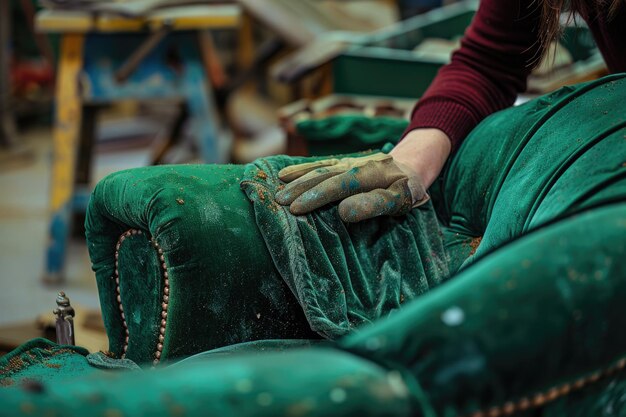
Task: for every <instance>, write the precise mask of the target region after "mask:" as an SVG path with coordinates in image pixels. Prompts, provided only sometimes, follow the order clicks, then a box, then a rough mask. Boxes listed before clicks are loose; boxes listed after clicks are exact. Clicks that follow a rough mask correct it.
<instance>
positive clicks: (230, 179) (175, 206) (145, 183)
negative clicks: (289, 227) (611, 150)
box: [86, 165, 319, 364]
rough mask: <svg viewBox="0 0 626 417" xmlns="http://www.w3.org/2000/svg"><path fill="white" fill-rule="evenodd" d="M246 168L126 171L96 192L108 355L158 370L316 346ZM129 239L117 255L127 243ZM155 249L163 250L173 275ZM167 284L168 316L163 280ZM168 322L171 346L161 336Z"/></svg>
mask: <svg viewBox="0 0 626 417" xmlns="http://www.w3.org/2000/svg"><path fill="white" fill-rule="evenodd" d="M244 171H245V167H244V166H218V165H185V166H183V165H181V166H172V167H150V168H141V169H134V170H129V171H122V172H118V173H115V174H113V175H110V176H108V177H107V178H106V179H104V180H103V181H101V182H100V183H99V184H98V185H97V187H96V188H95V190H94V192H93V194H92V198H91V201H90V205H89V208H88V211H87V219H86V230H87V232H86V235H87V244H88V248H89V253H90V256H91V260H92V263H93V269H94V271H95V272H96V280H97V283H98V291H99V296H100V303H101V307H102V313H103V318H104V323H105V326H106V329H107V334H108V336H109V341H110V348H109V350H110V351H111V352H113V353H115V354H116V355H117V356H118V357H119V356H121V355H122V351H123V350H122V349H123V344H124V341H125V332H124V328H123V320H122V315H121V311H120V309H119V305H120V302H118V300H117V293H116V281H115V270H116V268H117V269H118V271H119V286H120V301H121V305H122V306H123V308H124V315H125V321H126V323H127V326H128V330H129V342H128V350H127V352H126V357H128V358H129V359H132V360H134V361H135V362H137V363H141V364H143V363H150V364H152V361H153V360H154V359H155V357H156V348H157V345H158V344H159V343H162V345H163V349H162V355H161V360H162V361H166V360H169V359H173V358H180V357H185V356H189V355H192V354H194V353H198V352H202V351H205V350H209V349H213V348H218V347H222V346H227V345H231V344H235V343H239V342H244V341H251V340H259V339H277V338H294V339H298V338H305V339H306V338H315V337H319V336H318V335H317V334H316V333H314V332H313V331H311V330H310V328H309V326H308V324H307V321H306V318H305V316H304V314H303V311H302V308H301V307H300V305H299V304H298V302H297V301H296V299H295V298H294V297H293V295H292V294H291V291H290V290H289V288H288V287H287V285H286V284H285V282H284V281H283V279H282V278H281V276H280V274H279V273H278V271H277V270H276V268H275V266H274V264H273V263H272V259H271V257H270V254H269V252H268V250H267V248H266V246H265V242H264V240H263V237H262V235H261V233H260V231H259V229H258V227H257V226H256V223H255V220H254V219H255V217H254V211H253V207H252V205H251V204H250V202H249V201H248V199H247V198H246V196H245V194H244V193H243V192H242V191H241V189H240V185H239V183H240V182H241V181H242V179H243V174H244ZM131 228H133V229H138V230H142V231H143V233H142V234H136V235H131V236H129V237H127V238H125V239H124V241H123V242H122V243H121V245H120V247H119V258H118V265H117V266H116V259H115V251H116V245H117V243H118V241H119V237H120V235H121V234H123V233H124V232H125V231H126V230H128V229H131ZM152 241H156V242H158V243H159V245H160V248H161V250H162V251H163V255H162V256H163V259H164V261H163V262H164V263H165V265H166V266H167V273H168V277H167V278H165V275H164V272H165V271H164V270H163V268H162V266H161V261H160V259H159V257H160V255H159V254H158V252H157V250H156V249H155V247H154V246H153V245H152ZM166 279H167V280H168V283H169V298H168V308H167V317H166V318H164V317H163V311H162V304H163V302H164V297H163V296H164V294H163V293H164V288H165V280H166ZM164 320H165V321H166V326H165V329H166V331H165V334H164V340H163V341H162V342H161V341H160V340H159V335H160V328H161V326H162V324H163V321H164Z"/></svg>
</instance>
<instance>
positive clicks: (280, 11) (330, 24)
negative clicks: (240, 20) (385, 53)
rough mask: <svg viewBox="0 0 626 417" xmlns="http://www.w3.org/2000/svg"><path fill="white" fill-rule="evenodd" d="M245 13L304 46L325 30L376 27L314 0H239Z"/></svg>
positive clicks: (293, 44) (357, 30)
mask: <svg viewBox="0 0 626 417" xmlns="http://www.w3.org/2000/svg"><path fill="white" fill-rule="evenodd" d="M239 3H240V4H241V5H242V6H243V7H244V8H245V10H246V12H247V13H249V14H250V15H252V16H253V17H254V18H255V19H256V20H258V21H260V22H261V23H262V24H263V25H265V26H267V27H268V28H269V29H270V30H272V31H274V32H276V33H277V34H278V35H279V36H281V37H282V38H283V39H285V40H286V41H287V42H289V43H290V44H291V45H292V46H296V47H299V46H303V45H305V44H307V43H309V42H311V41H313V40H314V39H316V38H317V36H319V35H322V34H324V33H327V32H334V31H339V32H371V31H373V30H376V29H377V28H378V27H377V26H376V25H375V24H373V23H372V22H371V21H367V20H363V19H358V18H355V16H354V15H352V14H350V13H348V12H346V11H345V10H343V9H340V8H334V7H333V8H331V7H328V6H326V7H325V6H324V5H323V4H321V3H320V2H318V1H315V0H239Z"/></svg>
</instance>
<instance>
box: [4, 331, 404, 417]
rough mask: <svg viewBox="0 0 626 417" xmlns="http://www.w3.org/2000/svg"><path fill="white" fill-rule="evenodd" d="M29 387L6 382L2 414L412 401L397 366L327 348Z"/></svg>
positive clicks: (320, 411)
mask: <svg viewBox="0 0 626 417" xmlns="http://www.w3.org/2000/svg"><path fill="white" fill-rule="evenodd" d="M286 345H288V343H286ZM239 350H240V351H241V352H245V351H246V348H245V347H244V348H241V349H239ZM78 356H79V358H77V359H80V358H82V360H84V357H83V356H80V355H78ZM295 375H297V376H295ZM24 388H27V387H20V386H15V387H13V388H8V389H0V416H2V417H5V416H6V417H16V416H33V415H38V416H49V415H54V416H64V417H83V416H126V417H139V416H151V417H180V416H186V417H201V416H207V415H211V416H212V415H215V416H221V417H244V416H255V417H262V416H267V417H274V416H309V417H326V416H328V415H329V412H331V410H332V412H333V413H336V414H335V415H338V416H354V417H357V416H372V417H383V416H408V415H409V413H410V410H411V407H412V405H411V402H412V399H411V396H410V394H409V390H408V388H407V387H406V385H405V384H404V382H403V381H402V378H401V376H400V375H399V374H398V373H397V372H392V373H390V372H389V371H388V370H386V369H385V368H383V367H381V366H379V365H377V364H375V363H373V362H370V361H367V360H365V359H361V358H358V357H356V356H354V355H351V354H349V353H345V352H342V351H340V350H337V349H330V348H323V347H318V348H315V349H313V348H309V349H287V350H284V351H282V352H271V351H270V352H265V353H258V352H257V353H254V352H249V353H238V354H234V355H230V356H223V355H210V354H208V353H207V354H205V355H203V356H202V357H200V358H189V359H188V360H186V361H182V362H181V363H179V364H175V365H172V366H169V367H167V368H162V369H158V370H156V371H129V372H110V371H109V372H107V371H98V372H97V373H92V374H90V375H84V376H82V377H81V376H79V377H73V378H67V379H66V380H64V381H59V382H58V383H53V382H52V381H47V380H44V381H43V382H42V383H41V385H38V386H37V390H36V391H33V390H32V389H24Z"/></svg>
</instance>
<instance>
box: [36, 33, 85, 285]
mask: <svg viewBox="0 0 626 417" xmlns="http://www.w3.org/2000/svg"><path fill="white" fill-rule="evenodd" d="M83 44H84V37H83V35H75V34H69V35H63V38H62V40H61V53H60V57H59V68H58V75H57V87H56V97H55V120H54V130H53V151H52V176H51V178H50V187H51V192H50V204H49V207H50V214H51V220H50V225H49V228H50V229H49V241H48V248H47V255H46V256H47V258H46V271H45V275H44V281H45V282H62V281H63V273H64V266H65V256H66V248H67V241H68V236H69V232H70V226H71V218H72V206H73V194H74V184H75V178H76V155H77V150H78V145H79V137H78V136H79V132H80V124H81V114H82V103H81V101H82V100H81V94H80V89H79V83H80V74H81V70H82V67H83Z"/></svg>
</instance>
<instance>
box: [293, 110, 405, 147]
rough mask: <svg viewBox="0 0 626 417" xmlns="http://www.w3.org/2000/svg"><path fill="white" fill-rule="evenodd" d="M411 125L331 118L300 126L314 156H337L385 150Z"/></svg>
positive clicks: (393, 120) (381, 119)
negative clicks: (386, 145)
mask: <svg viewBox="0 0 626 417" xmlns="http://www.w3.org/2000/svg"><path fill="white" fill-rule="evenodd" d="M407 125H408V122H407V121H405V120H403V119H399V118H392V117H384V116H380V117H367V116H358V115H339V116H330V117H326V118H323V119H309V120H304V121H301V122H299V123H298V124H297V125H296V129H297V131H298V133H299V134H300V135H302V136H303V137H304V138H305V139H306V142H307V147H308V150H309V154H310V155H315V156H322V155H337V154H344V153H352V152H359V151H366V150H368V149H378V148H382V147H383V145H385V143H387V142H389V141H395V140H397V139H398V138H400V137H401V136H402V133H403V132H404V130H405V129H406V127H407Z"/></svg>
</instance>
